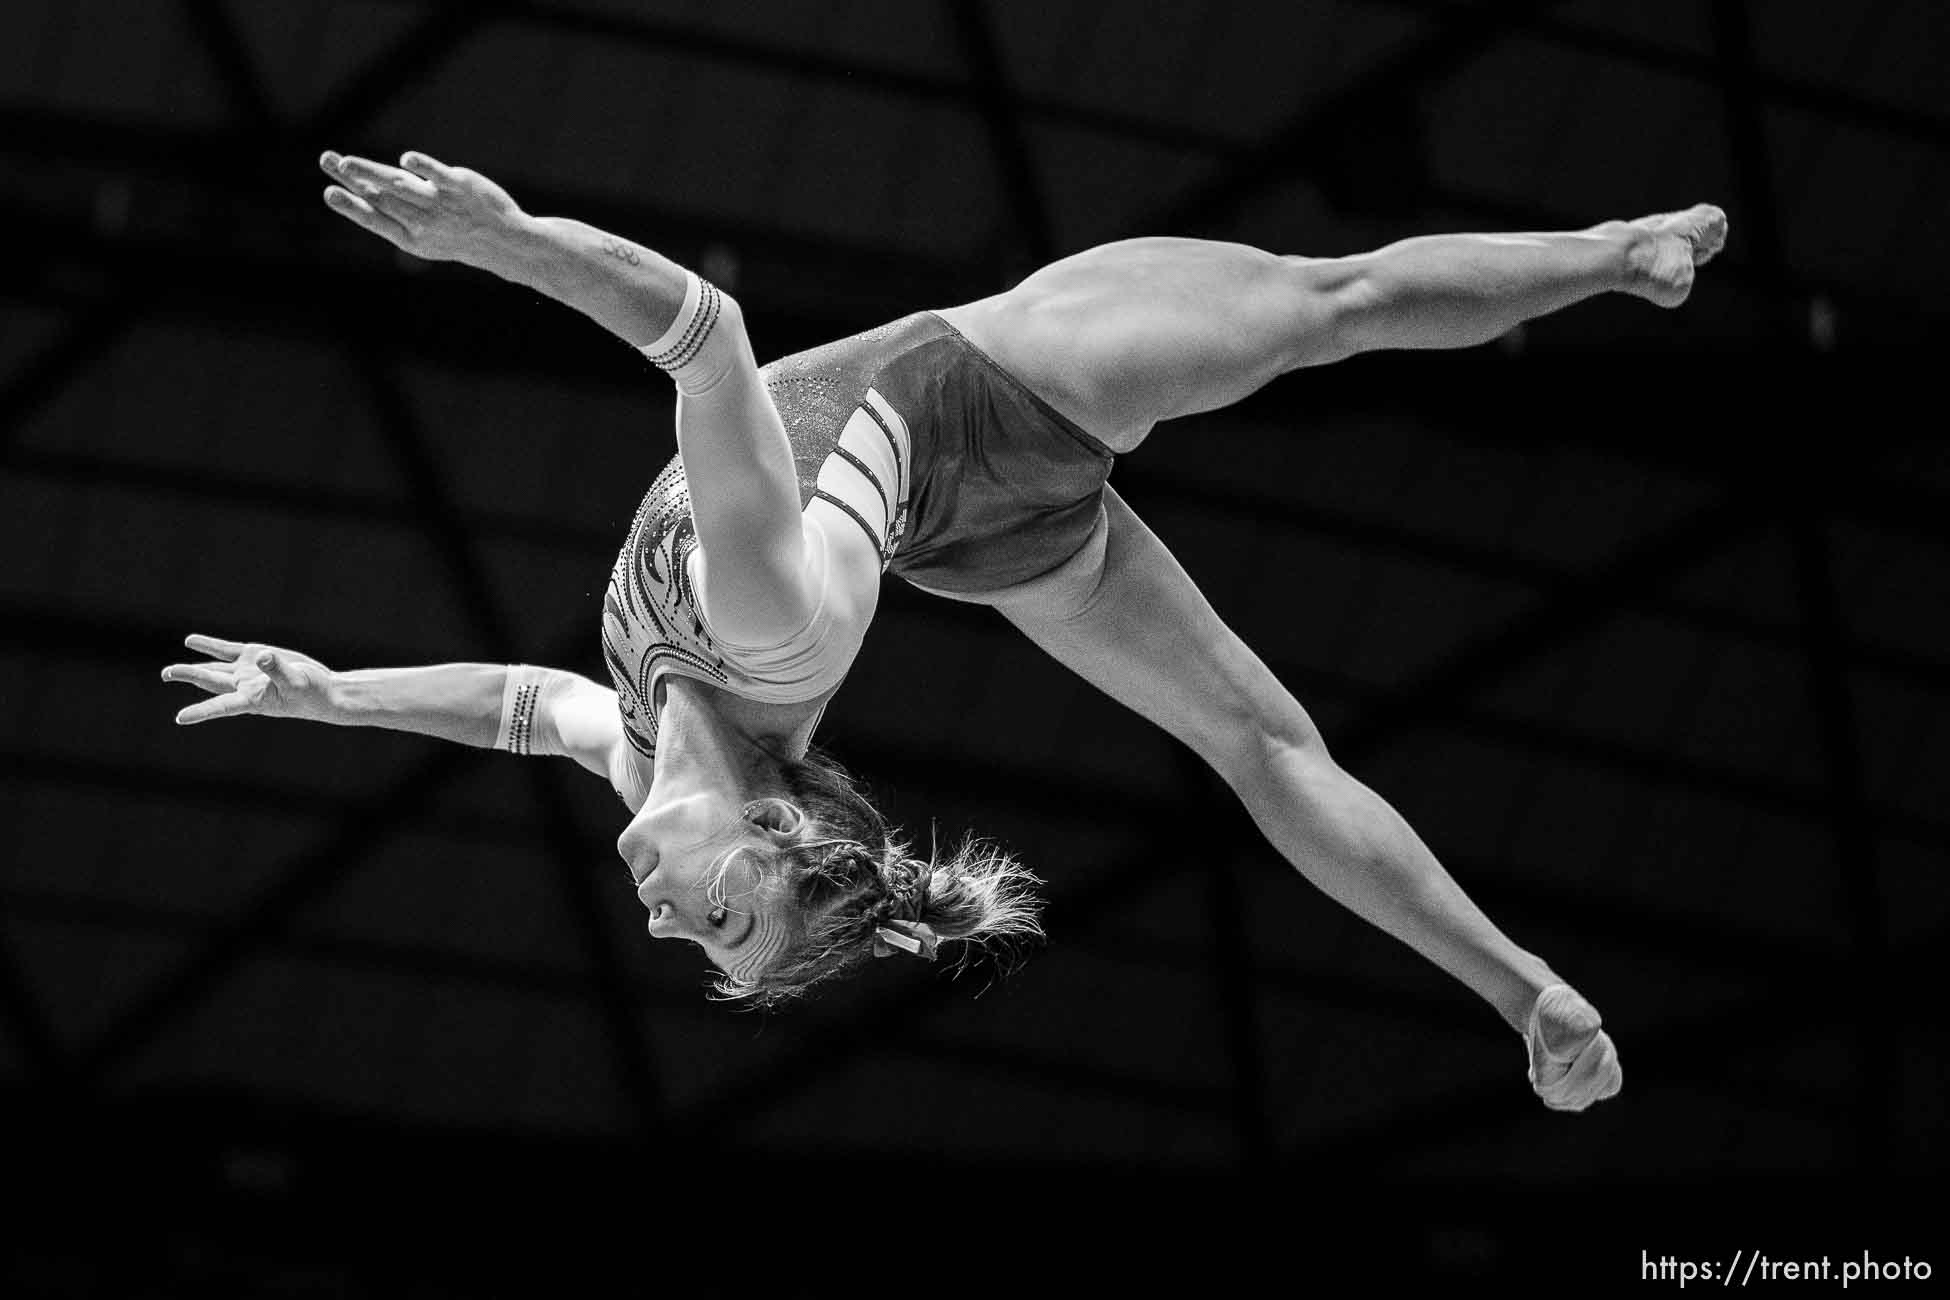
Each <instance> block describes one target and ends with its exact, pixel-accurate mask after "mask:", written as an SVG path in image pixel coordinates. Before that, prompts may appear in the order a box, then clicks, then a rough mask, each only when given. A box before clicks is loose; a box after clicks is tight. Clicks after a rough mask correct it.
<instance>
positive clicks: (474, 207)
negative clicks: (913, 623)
mask: <svg viewBox="0 0 1950 1300" xmlns="http://www.w3.org/2000/svg"><path fill="white" fill-rule="evenodd" d="M320 165H321V166H322V167H323V168H324V170H325V172H326V174H327V175H329V176H331V177H332V178H333V179H334V180H335V181H336V182H338V183H337V184H335V185H332V186H331V187H329V188H328V189H326V191H325V202H326V205H327V206H329V207H330V208H331V209H332V210H333V211H334V212H337V213H338V214H339V215H341V216H343V217H345V218H346V219H347V220H348V221H351V222H352V223H354V224H355V225H358V226H360V227H361V228H363V229H365V230H369V231H371V232H372V233H374V234H376V235H379V236H381V237H383V238H385V239H387V240H389V241H390V242H392V243H393V244H394V245H395V246H397V247H399V248H401V249H403V250H405V251H406V252H409V253H412V254H414V255H416V256H419V257H426V258H430V259H434V260H441V261H457V262H462V263H464V264H466V265H469V266H473V267H477V268H479V269H481V270H484V271H492V272H493V273H494V274H496V275H499V276H501V277H502V278H503V279H506V280H510V281H513V282H514V283H516V284H520V285H523V286H526V287H527V288H530V289H534V290H536V291H537V292H540V293H544V294H547V295H548V296H549V297H551V298H554V299H556V300H557V301H558V302H561V303H564V304H566V305H568V306H570V307H574V308H575V309H576V310H577V311H580V312H582V313H583V314H584V315H586V316H588V317H589V318H590V319H591V320H594V321H595V322H596V323H597V324H599V325H601V326H603V327H604V328H605V329H607V330H609V332H610V333H612V334H614V335H616V336H617V337H618V338H620V339H622V340H623V341H624V342H625V343H628V344H629V345H630V346H632V347H634V348H637V349H639V350H642V351H644V352H645V353H646V355H649V356H650V357H651V359H652V360H654V361H657V362H658V364H660V365H664V366H666V367H667V368H670V369H671V372H672V375H673V377H674V378H675V379H676V380H677V383H678V387H679V392H680V396H679V398H678V403H677V449H678V453H679V454H680V455H681V456H682V457H683V461H684V475H685V478H686V480H687V481H688V483H689V487H690V494H691V514H692V518H693V521H694V522H695V523H696V525H697V533H698V541H699V546H700V550H701V551H702V553H703V561H702V563H703V573H702V575H701V576H700V585H701V587H702V592H701V595H702V597H703V600H704V604H705V608H706V610H707V612H708V613H709V616H710V619H711V622H712V625H713V626H714V627H715V628H716V629H717V630H718V631H719V632H721V633H722V634H723V635H724V636H726V637H728V638H730V639H731V640H733V641H737V642H742V643H745V644H748V645H773V644H777V643H779V642H781V641H783V640H785V639H786V638H787V637H789V636H790V635H791V634H793V633H794V632H797V631H799V630H800V629H801V628H803V627H804V626H805V625H806V624H807V623H808V622H809V621H810V620H811V618H812V616H813V612H814V608H815V602H816V601H817V599H818V595H819V592H818V590H817V587H816V585H815V584H814V581H813V578H814V576H815V574H816V573H817V567H816V566H815V565H814V564H813V562H812V561H813V556H812V555H811V553H810V546H809V542H808V538H807V535H806V532H805V520H804V517H803V515H802V514H801V511H800V502H799V482H798V472H797V469H796V467H795V466H794V464H793V459H792V445H791V443H790V442H789V441H788V440H787V438H786V434H785V426H784V425H783V424H782V423H781V422H780V419H779V414H778V410H777V408H776V407H774V406H773V404H772V399H771V395H770V394H769V393H767V392H766V390H765V385H764V383H763V382H762V381H761V379H760V378H759V373H758V363H757V362H756V361H755V360H754V359H753V356H752V349H751V344H750V341H749V340H748V338H747V337H746V334H745V324H744V316H743V313H742V312H741V311H740V309H739V307H738V304H737V303H736V302H735V301H733V300H732V298H731V297H730V296H729V295H727V294H724V293H722V292H720V291H718V290H717V289H716V288H715V287H712V286H709V285H706V284H703V283H702V282H701V281H698V280H697V279H696V277H694V276H692V275H690V274H688V273H687V272H686V271H685V270H684V268H682V267H680V266H678V265H677V264H676V263H675V262H673V261H671V260H670V259H668V258H666V257H663V256H661V255H659V254H658V253H655V252H653V251H651V250H650V249H647V248H644V247H642V246H640V245H637V244H633V243H631V242H630V241H628V240H626V239H622V238H620V237H618V236H616V235H612V234H609V233H608V232H606V231H603V230H598V229H597V228H596V227H594V226H591V225H587V224H585V223H583V222H580V221H575V220H572V219H570V218H567V217H535V216H530V215H529V214H527V213H525V212H523V211H522V210H521V209H520V207H518V206H517V205H516V204H515V201H514V199H513V198H511V197H510V196H509V194H508V192H507V191H506V190H504V189H502V188H501V187H500V186H499V185H496V184H495V183H494V182H493V181H491V180H489V179H488V178H487V177H485V176H482V175H481V174H480V173H479V172H475V171H471V170H469V169H467V168H465V167H449V166H447V165H446V164H445V163H442V162H439V161H437V160H436V159H433V158H430V157H428V156H427V155H425V154H422V153H407V154H404V155H402V156H401V158H400V166H398V167H389V166H387V165H385V164H383V163H376V162H372V161H370V160H369V159H364V158H351V157H345V156H342V155H339V154H335V153H328V154H325V155H324V156H323V157H322V158H321V159H320Z"/></svg>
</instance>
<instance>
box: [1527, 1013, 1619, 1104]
mask: <svg viewBox="0 0 1950 1300" xmlns="http://www.w3.org/2000/svg"><path fill="white" fill-rule="evenodd" d="M1602 1024H1603V1021H1602V1020H1600V1019H1599V1016H1598V1008H1596V1007H1594V1006H1592V1005H1591V1004H1590V1003H1589V1002H1587V1001H1585V1000H1584V998H1583V997H1581V996H1580V995H1579V994H1578V992H1577V990H1576V989H1573V988H1572V987H1571V986H1570V985H1569V984H1553V985H1552V986H1551V987H1549V988H1547V989H1545V990H1544V991H1543V992H1542V993H1540V994H1538V995H1537V1002H1536V1004H1535V1005H1534V1006H1533V1007H1532V1008H1531V1010H1530V1020H1529V1024H1528V1025H1527V1026H1526V1029H1525V1033H1524V1040H1525V1043H1526V1045H1527V1046H1528V1047H1529V1049H1530V1086H1531V1088H1532V1089H1533V1090H1534V1091H1535V1092H1536V1093H1537V1095H1538V1096H1539V1097H1541V1098H1542V1099H1543V1101H1544V1104H1545V1105H1546V1106H1549V1107H1550V1108H1551V1109H1552V1110H1583V1109H1584V1108H1585V1107H1587V1106H1589V1105H1591V1103H1593V1102H1596V1101H1603V1100H1604V1099H1605V1098H1607V1097H1612V1096H1616V1095H1617V1093H1618V1090H1619V1088H1620V1087H1621V1086H1622V1085H1623V1083H1624V1081H1625V1074H1624V1072H1623V1071H1622V1070H1621V1069H1619V1066H1618V1049H1617V1048H1616V1047H1613V1046H1612V1041H1611V1035H1610V1034H1607V1033H1606V1032H1605V1031H1604V1030H1603V1029H1602V1028H1600V1026H1601V1025H1602Z"/></svg>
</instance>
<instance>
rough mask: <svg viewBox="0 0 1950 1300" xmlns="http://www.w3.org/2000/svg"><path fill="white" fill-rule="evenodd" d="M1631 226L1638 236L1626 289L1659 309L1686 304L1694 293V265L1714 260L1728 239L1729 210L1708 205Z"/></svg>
mask: <svg viewBox="0 0 1950 1300" xmlns="http://www.w3.org/2000/svg"><path fill="white" fill-rule="evenodd" d="M1627 224H1628V225H1629V226H1630V227H1631V229H1632V231H1633V233H1634V238H1633V241H1632V245H1631V249H1630V251H1629V252H1628V253H1627V255H1626V266H1627V267H1628V268H1629V272H1630V278H1629V281H1628V282H1627V284H1626V286H1625V292H1627V293H1632V294H1637V295H1638V296H1639V297H1641V298H1643V299H1645V300H1646V301H1647V302H1652V303H1657V304H1658V305H1659V306H1661V307H1677V306H1678V305H1679V304H1680V303H1682V302H1685V301H1686V295H1687V294H1689V293H1691V292H1692V291H1693V268H1694V267H1696V266H1704V265H1705V264H1706V263H1707V262H1709V261H1711V260H1712V258H1713V255H1714V254H1715V253H1717V252H1719V251H1720V249H1721V247H1722V246H1723V245H1724V244H1725V243H1726V242H1727V214H1726V213H1724V212H1722V211H1721V210H1720V209H1718V208H1716V207H1714V206H1713V205H1712V204H1710V203H1701V204H1697V205H1695V206H1693V207H1690V208H1687V209H1686V210H1685V211H1684V212H1664V213H1661V214H1659V215H1658V216H1656V217H1640V218H1639V219H1638V220H1637V221H1632V222H1628V223H1627Z"/></svg>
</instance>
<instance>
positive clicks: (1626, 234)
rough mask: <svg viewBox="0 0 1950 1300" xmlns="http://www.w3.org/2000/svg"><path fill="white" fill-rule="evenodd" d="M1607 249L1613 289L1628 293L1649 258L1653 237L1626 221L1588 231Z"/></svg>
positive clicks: (1603, 224) (1595, 227)
mask: <svg viewBox="0 0 1950 1300" xmlns="http://www.w3.org/2000/svg"><path fill="white" fill-rule="evenodd" d="M1591 230H1592V233H1593V234H1595V235H1599V236H1602V237H1603V238H1604V239H1605V240H1606V242H1607V243H1608V244H1609V245H1610V248H1611V253H1612V257H1611V268H1612V277H1613V278H1612V285H1611V287H1612V288H1613V289H1629V288H1631V287H1632V286H1633V285H1634V284H1635V283H1637V282H1638V280H1639V278H1640V276H1641V274H1642V273H1643V272H1644V270H1645V267H1646V266H1647V265H1648V264H1649V262H1650V259H1651V257H1652V244H1653V234H1652V232H1651V231H1650V230H1647V229H1646V228H1645V227H1644V226H1641V225H1637V224H1635V223H1633V222H1630V221H1606V222H1602V223H1601V224H1599V225H1596V226H1593V227H1592V228H1591Z"/></svg>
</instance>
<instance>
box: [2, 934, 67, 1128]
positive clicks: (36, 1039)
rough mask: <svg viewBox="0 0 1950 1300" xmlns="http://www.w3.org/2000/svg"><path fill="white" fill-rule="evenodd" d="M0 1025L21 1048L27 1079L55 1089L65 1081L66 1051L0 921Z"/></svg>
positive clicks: (38, 1086)
mask: <svg viewBox="0 0 1950 1300" xmlns="http://www.w3.org/2000/svg"><path fill="white" fill-rule="evenodd" d="M0 1027H3V1028H5V1029H6V1030H7V1031H8V1034H9V1036H10V1037H11V1038H12V1039H13V1040H14V1045H15V1046H16V1047H18V1048H19V1049H20V1056H21V1062H22V1064H23V1065H24V1066H25V1067H26V1068H25V1074H26V1076H27V1082H28V1083H29V1084H30V1085H31V1086H32V1087H34V1088H36V1089H47V1090H50V1091H52V1090H57V1089H59V1088H60V1087H61V1086H62V1084H63V1083H65V1082H66V1079H67V1074H68V1062H67V1055H66V1053H65V1052H64V1051H63V1050H62V1048H61V1039H60V1036H59V1035H58V1034H56V1033H55V1032H54V1022H53V1021H51V1020H50V1019H49V1018H48V1015H47V1008H46V1007H44V1006H42V1005H41V999H40V996H39V995H38V994H36V993H35V992H34V987H33V983H32V981H30V980H29V979H28V977H27V971H26V969H25V968H24V967H23V966H22V965H21V964H20V958H19V957H18V956H16V955H15V953H14V949H13V943H12V939H11V936H10V935H9V934H8V933H7V929H6V926H5V923H4V921H0Z"/></svg>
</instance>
